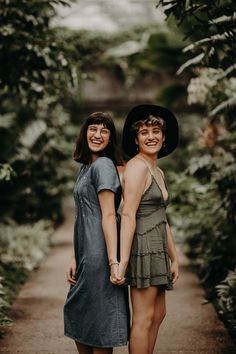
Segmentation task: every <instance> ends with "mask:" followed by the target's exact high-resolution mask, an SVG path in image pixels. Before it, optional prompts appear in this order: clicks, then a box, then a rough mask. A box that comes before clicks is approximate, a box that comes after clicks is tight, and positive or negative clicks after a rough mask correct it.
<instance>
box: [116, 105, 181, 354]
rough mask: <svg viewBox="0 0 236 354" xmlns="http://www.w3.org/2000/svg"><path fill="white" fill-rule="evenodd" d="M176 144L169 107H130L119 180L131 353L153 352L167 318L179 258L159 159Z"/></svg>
mask: <svg viewBox="0 0 236 354" xmlns="http://www.w3.org/2000/svg"><path fill="white" fill-rule="evenodd" d="M177 143H178V123H177V120H176V118H175V116H174V115H173V114H172V113H171V112H170V111H169V110H167V109H165V108H163V107H160V106H155V105H140V106H137V107H134V108H133V109H132V110H131V111H130V113H129V114H128V116H127V119H126V122H125V125H124V130H123V141H122V145H123V150H124V152H125V153H126V154H127V155H128V156H129V157H131V159H130V160H129V162H128V163H127V165H126V168H125V172H124V176H123V183H124V185H123V188H124V205H123V210H122V221H121V236H120V237H121V249H120V252H121V253H120V254H121V258H120V264H119V272H120V273H119V275H120V279H121V280H118V281H119V282H120V283H122V282H123V281H124V279H125V281H126V283H127V284H129V285H130V286H131V302H132V310H133V311H132V313H133V316H132V328H131V335H130V343H129V351H130V354H151V353H153V350H154V346H155V342H156V338H157V334H158V330H159V327H160V324H161V322H162V321H163V319H164V317H165V314H166V305H165V290H171V289H172V287H173V283H175V282H176V280H177V278H178V257H177V253H176V249H175V244H174V240H173V235H172V232H171V228H170V226H169V224H168V221H167V218H166V207H167V205H168V202H169V196H168V190H167V187H166V184H165V177H164V173H163V171H162V170H161V169H160V168H159V167H158V159H159V158H161V157H163V156H167V155H169V154H170V153H171V152H172V151H174V149H175V148H176V146H177Z"/></svg>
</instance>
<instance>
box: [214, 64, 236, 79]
mask: <svg viewBox="0 0 236 354" xmlns="http://www.w3.org/2000/svg"><path fill="white" fill-rule="evenodd" d="M234 70H236V64H233V65H230V66H229V67H228V68H227V69H226V70H224V71H223V73H221V74H219V75H218V76H217V79H223V78H224V77H226V76H228V75H229V74H230V73H231V72H232V71H234Z"/></svg>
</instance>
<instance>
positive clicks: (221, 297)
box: [159, 0, 236, 334]
mask: <svg viewBox="0 0 236 354" xmlns="http://www.w3.org/2000/svg"><path fill="white" fill-rule="evenodd" d="M159 4H161V5H162V6H163V8H164V12H165V13H166V15H167V17H168V18H172V20H173V18H174V19H176V20H177V22H178V25H179V26H180V27H181V28H182V29H183V30H184V31H185V33H186V37H188V39H191V42H192V43H191V44H189V45H187V46H186V47H185V48H184V52H185V53H190V54H191V58H190V59H188V60H187V61H185V62H184V63H183V64H182V65H181V67H180V69H179V70H178V73H179V74H180V73H182V72H183V70H185V69H186V68H191V69H192V70H193V73H194V77H193V78H192V79H191V81H190V84H189V86H188V103H189V104H200V105H202V106H203V107H204V108H205V112H206V115H207V116H208V124H207V126H206V127H205V128H203V130H202V132H201V135H202V136H201V139H198V142H199V143H200V140H201V146H202V148H201V149H200V148H197V147H196V145H195V148H194V149H193V152H194V154H193V157H192V158H191V159H190V161H189V163H188V167H187V170H186V173H185V174H182V175H181V177H178V178H176V180H175V188H176V195H175V198H176V206H175V218H176V219H177V226H178V227H179V230H180V234H181V235H184V238H185V240H186V242H187V253H188V254H189V255H190V257H191V258H192V259H194V264H195V265H196V267H197V271H198V273H199V275H200V277H201V279H202V281H203V283H204V285H205V286H206V288H207V289H208V291H209V290H210V293H209V292H208V296H209V297H210V298H214V299H216V296H217V294H218V307H219V308H220V311H221V313H223V318H224V317H225V316H226V318H228V313H230V321H231V323H232V324H233V328H234V334H235V332H236V326H235V323H236V317H235V316H236V312H235V303H236V292H235V288H236V287H235V272H233V271H234V269H235V267H236V239H235V227H236V202H235V200H236V183H235V182H236V145H235V138H236V135H235V132H234V131H235V130H234V128H235V119H234V118H235V105H236V77H235V71H236V67H235V52H236V46H235V39H234V38H235V34H236V22H235V4H234V2H233V1H232V0H227V1H221V0H218V1H214V2H207V3H206V2H204V1H195V0H194V1H175V0H174V1H168V0H161V1H159ZM178 192H179V193H180V196H178ZM189 201H191V202H190V203H189ZM186 219H187V220H186ZM181 221H183V222H182V225H181ZM178 227H177V230H178ZM227 274H228V275H227ZM219 283H220V285H218V284H219Z"/></svg>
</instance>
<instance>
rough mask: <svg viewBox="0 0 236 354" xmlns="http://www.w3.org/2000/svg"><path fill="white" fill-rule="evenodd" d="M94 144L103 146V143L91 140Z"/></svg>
mask: <svg viewBox="0 0 236 354" xmlns="http://www.w3.org/2000/svg"><path fill="white" fill-rule="evenodd" d="M90 141H91V143H92V144H95V145H101V144H102V141H99V140H92V139H91V140H90Z"/></svg>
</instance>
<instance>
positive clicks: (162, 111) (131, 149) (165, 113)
mask: <svg viewBox="0 0 236 354" xmlns="http://www.w3.org/2000/svg"><path fill="white" fill-rule="evenodd" d="M149 115H153V116H157V117H160V118H162V119H164V121H165V123H166V131H165V147H162V148H161V150H160V151H159V152H158V158H161V157H164V156H167V155H169V154H171V153H172V152H173V151H174V150H175V149H176V147H177V145H178V140H179V127H178V122H177V119H176V117H175V116H174V114H173V113H172V112H171V111H169V110H168V109H167V108H164V107H161V106H156V105H139V106H136V107H134V108H133V109H132V110H131V111H130V112H129V113H128V115H127V118H126V120H125V124H124V128H123V134H122V148H123V151H124V153H125V154H126V155H127V156H129V157H133V156H135V155H136V154H137V145H136V143H135V134H134V132H133V131H132V129H131V127H132V125H133V124H134V123H135V122H137V121H139V120H145V119H146V118H147V117H148V116H149Z"/></svg>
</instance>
